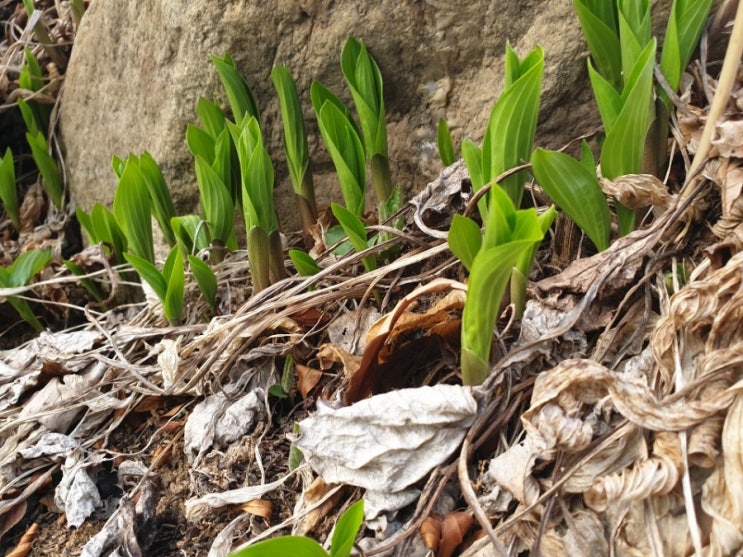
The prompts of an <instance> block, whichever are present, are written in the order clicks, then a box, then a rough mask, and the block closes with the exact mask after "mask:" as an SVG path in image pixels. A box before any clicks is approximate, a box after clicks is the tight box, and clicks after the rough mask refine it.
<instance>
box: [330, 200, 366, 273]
mask: <svg viewBox="0 0 743 557" xmlns="http://www.w3.org/2000/svg"><path fill="white" fill-rule="evenodd" d="M330 209H331V211H333V215H335V218H336V219H338V222H339V223H340V225H341V227H342V228H343V231H344V232H345V233H346V234H347V235H348V239H349V241H350V242H351V245H353V249H355V250H356V251H357V252H360V251H364V250H365V249H367V248H368V247H369V243H368V241H367V238H366V228H365V227H364V223H363V222H361V219H360V218H359V217H357V216H356V215H354V214H353V213H352V212H351V211H349V210H348V209H346V208H345V207H344V206H343V205H338V204H337V203H331V204H330ZM361 262H362V263H363V264H364V268H365V269H366V270H367V271H372V270H374V269H376V268H377V260H376V257H374V256H373V255H368V256H366V257H364V258H363V259H362V260H361Z"/></svg>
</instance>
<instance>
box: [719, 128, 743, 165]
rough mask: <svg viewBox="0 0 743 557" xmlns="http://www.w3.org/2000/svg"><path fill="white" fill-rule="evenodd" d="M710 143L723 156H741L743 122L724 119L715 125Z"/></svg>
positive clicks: (742, 155) (742, 152) (742, 151)
mask: <svg viewBox="0 0 743 557" xmlns="http://www.w3.org/2000/svg"><path fill="white" fill-rule="evenodd" d="M715 132H716V133H715V136H714V137H713V138H712V145H714V146H715V147H717V152H718V154H719V156H721V157H723V158H730V157H735V158H743V122H741V121H740V120H732V119H726V120H723V121H721V122H718V124H717V126H716V127H715Z"/></svg>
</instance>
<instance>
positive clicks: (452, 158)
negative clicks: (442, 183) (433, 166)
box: [436, 118, 457, 166]
mask: <svg viewBox="0 0 743 557" xmlns="http://www.w3.org/2000/svg"><path fill="white" fill-rule="evenodd" d="M436 139H437V144H438V148H439V158H441V162H442V164H443V165H444V166H451V165H452V164H454V163H455V162H456V160H457V158H456V155H455V154H454V143H453V142H452V140H451V131H449V124H447V123H446V120H444V119H443V118H440V119H439V125H438V128H437V130H436Z"/></svg>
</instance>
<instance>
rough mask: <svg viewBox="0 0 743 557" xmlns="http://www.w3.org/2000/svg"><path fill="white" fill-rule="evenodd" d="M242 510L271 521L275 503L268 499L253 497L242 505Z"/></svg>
mask: <svg viewBox="0 0 743 557" xmlns="http://www.w3.org/2000/svg"><path fill="white" fill-rule="evenodd" d="M240 510H241V511H243V512H246V513H250V514H254V515H256V516H260V517H261V518H263V519H265V520H266V521H269V520H271V514H273V503H272V502H271V501H268V500H266V499H251V500H250V501H247V502H245V503H243V504H242V505H240Z"/></svg>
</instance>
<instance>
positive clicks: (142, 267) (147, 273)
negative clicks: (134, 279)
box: [124, 253, 168, 302]
mask: <svg viewBox="0 0 743 557" xmlns="http://www.w3.org/2000/svg"><path fill="white" fill-rule="evenodd" d="M124 258H125V259H126V261H127V263H129V265H131V266H132V267H134V270H135V271H137V274H138V275H139V276H140V277H142V280H144V281H145V282H146V283H147V284H149V285H150V288H152V291H153V292H154V293H155V295H156V296H157V297H158V299H159V300H160V301H161V302H164V301H165V297H166V296H167V295H168V281H167V280H166V279H165V277H164V276H163V274H162V273H161V272H160V271H158V270H157V267H155V264H154V263H150V262H149V261H147V260H146V259H144V258H143V257H139V256H138V255H135V254H133V253H125V254H124Z"/></svg>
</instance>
